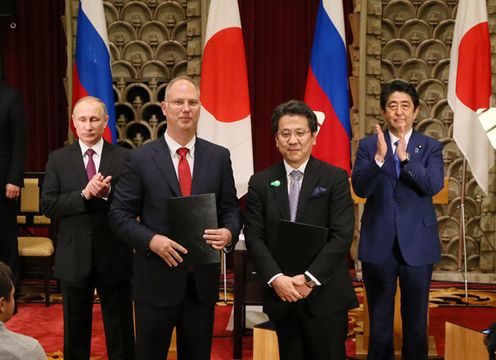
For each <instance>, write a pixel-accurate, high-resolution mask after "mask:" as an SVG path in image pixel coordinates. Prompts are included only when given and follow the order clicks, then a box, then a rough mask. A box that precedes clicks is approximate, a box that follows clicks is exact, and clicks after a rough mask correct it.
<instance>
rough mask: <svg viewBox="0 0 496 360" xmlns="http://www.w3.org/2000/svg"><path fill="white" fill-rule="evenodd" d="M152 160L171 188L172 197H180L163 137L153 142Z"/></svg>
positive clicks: (170, 158) (177, 182)
mask: <svg viewBox="0 0 496 360" xmlns="http://www.w3.org/2000/svg"><path fill="white" fill-rule="evenodd" d="M152 159H153V161H154V162H155V165H156V166H157V168H158V170H159V171H160V173H161V174H162V176H163V177H164V179H165V180H166V181H167V183H168V184H169V187H170V188H171V190H172V192H173V193H174V195H175V196H181V191H180V190H179V181H178V179H177V175H176V170H175V169H174V164H173V163H172V157H171V155H170V151H169V147H168V146H167V143H166V142H165V139H164V137H163V136H161V137H160V138H159V139H158V140H157V141H156V142H155V146H154V149H153V154H152Z"/></svg>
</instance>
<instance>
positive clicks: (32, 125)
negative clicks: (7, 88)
mask: <svg viewBox="0 0 496 360" xmlns="http://www.w3.org/2000/svg"><path fill="white" fill-rule="evenodd" d="M1 1H3V0H1ZM16 3H17V6H16V7H17V13H16V14H15V15H14V16H12V17H8V18H0V52H1V54H2V56H3V59H4V67H3V70H4V74H5V76H6V79H5V80H6V81H5V83H6V84H8V85H11V86H13V87H15V88H17V89H19V91H20V92H21V94H22V95H23V98H24V104H25V107H26V114H27V123H28V149H27V150H28V151H27V159H26V164H25V169H26V171H44V169H45V163H46V160H47V156H48V153H49V152H50V151H52V150H54V149H56V148H59V147H61V146H62V145H63V144H64V141H65V140H66V138H67V125H68V118H67V105H66V96H65V91H64V84H63V78H64V77H65V72H66V64H67V59H66V53H65V44H66V42H65V34H64V30H63V26H62V19H61V16H63V15H64V9H65V3H64V0H37V1H33V0H17V1H16ZM11 24H15V28H12V27H13V26H11Z"/></svg>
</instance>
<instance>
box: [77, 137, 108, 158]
mask: <svg viewBox="0 0 496 360" xmlns="http://www.w3.org/2000/svg"><path fill="white" fill-rule="evenodd" d="M79 146H80V147H81V153H82V154H83V156H84V155H85V154H86V150H88V149H89V147H88V146H87V145H85V144H83V142H82V141H79ZM91 149H93V151H95V153H96V154H97V155H98V156H101V155H102V151H103V138H100V140H98V142H97V143H96V144H95V145H93V146H92V147H91Z"/></svg>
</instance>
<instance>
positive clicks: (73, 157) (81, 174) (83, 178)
mask: <svg viewBox="0 0 496 360" xmlns="http://www.w3.org/2000/svg"><path fill="white" fill-rule="evenodd" d="M69 158H70V159H69V160H70V163H71V165H72V167H73V168H74V173H75V174H77V175H76V176H77V180H78V181H79V187H80V188H81V189H84V188H85V187H86V185H87V184H88V177H87V175H86V168H85V167H84V161H83V155H82V153H81V147H80V146H79V141H76V142H75V143H74V144H72V145H71V147H70V151H69Z"/></svg>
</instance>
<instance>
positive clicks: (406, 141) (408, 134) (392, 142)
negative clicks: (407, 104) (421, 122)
mask: <svg viewBox="0 0 496 360" xmlns="http://www.w3.org/2000/svg"><path fill="white" fill-rule="evenodd" d="M412 133H413V128H412V129H410V130H409V131H408V132H407V133H406V134H405V143H406V144H407V145H408V141H410V137H411V136H412ZM389 137H390V138H391V145H393V146H394V143H395V142H396V141H398V140H399V139H400V138H399V137H396V136H395V135H394V134H393V133H392V132H391V131H390V132H389Z"/></svg>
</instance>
